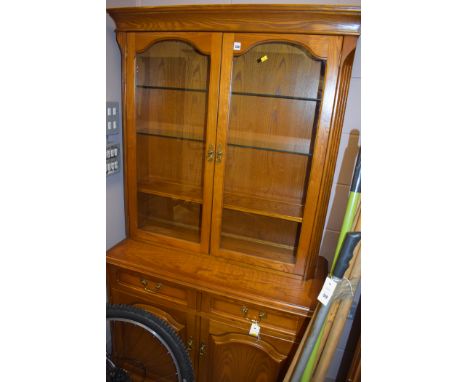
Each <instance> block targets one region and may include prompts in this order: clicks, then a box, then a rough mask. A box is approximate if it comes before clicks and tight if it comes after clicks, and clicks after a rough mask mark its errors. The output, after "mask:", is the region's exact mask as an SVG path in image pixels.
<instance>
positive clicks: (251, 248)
mask: <svg viewBox="0 0 468 382" xmlns="http://www.w3.org/2000/svg"><path fill="white" fill-rule="evenodd" d="M221 248H222V249H226V250H229V251H235V252H239V253H245V254H248V255H252V256H257V257H261V258H264V259H270V260H275V261H281V262H283V263H289V264H294V262H295V256H294V253H295V251H296V248H295V247H291V246H287V245H281V244H278V243H273V242H269V241H262V240H258V239H253V238H250V237H246V236H238V235H232V234H227V233H221Z"/></svg>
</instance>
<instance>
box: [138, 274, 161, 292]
mask: <svg viewBox="0 0 468 382" xmlns="http://www.w3.org/2000/svg"><path fill="white" fill-rule="evenodd" d="M140 282H141V283H142V284H143V286H144V288H145V291H147V292H150V293H156V292H159V290H160V289H161V287H162V284H161V283H156V285H155V286H154V289H150V288H148V280H146V279H145V278H143V277H142V278H141V279H140Z"/></svg>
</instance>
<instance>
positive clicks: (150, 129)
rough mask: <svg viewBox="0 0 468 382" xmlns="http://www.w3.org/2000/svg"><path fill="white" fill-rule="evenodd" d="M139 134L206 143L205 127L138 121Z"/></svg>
mask: <svg viewBox="0 0 468 382" xmlns="http://www.w3.org/2000/svg"><path fill="white" fill-rule="evenodd" d="M136 126H137V133H138V134H146V135H154V136H157V137H162V138H173V139H183V140H189V141H195V142H204V141H205V138H204V132H205V128H204V126H190V125H177V124H173V123H161V122H157V121H151V122H148V121H143V120H137V122H136Z"/></svg>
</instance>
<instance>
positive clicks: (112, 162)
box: [106, 143, 121, 176]
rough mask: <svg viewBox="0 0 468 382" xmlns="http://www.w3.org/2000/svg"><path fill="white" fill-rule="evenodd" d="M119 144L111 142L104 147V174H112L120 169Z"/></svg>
mask: <svg viewBox="0 0 468 382" xmlns="http://www.w3.org/2000/svg"><path fill="white" fill-rule="evenodd" d="M120 157H121V155H120V145H119V144H117V143H113V144H110V145H107V147H106V175H107V176H109V175H113V174H116V173H117V172H119V171H120Z"/></svg>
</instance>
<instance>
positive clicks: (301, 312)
mask: <svg viewBox="0 0 468 382" xmlns="http://www.w3.org/2000/svg"><path fill="white" fill-rule="evenodd" d="M108 12H109V14H110V15H111V16H112V18H113V19H114V20H115V22H116V25H117V32H116V33H117V41H118V43H119V46H120V49H121V53H122V84H123V86H122V88H123V98H122V99H123V110H124V133H125V139H124V154H125V163H124V165H125V167H124V168H125V186H126V190H125V191H126V192H125V194H126V199H125V200H126V213H127V231H128V238H127V239H126V240H124V241H123V242H122V243H119V244H118V245H117V246H115V247H114V248H112V249H111V250H109V251H108V255H107V263H108V272H109V273H108V283H109V287H110V288H109V290H110V300H111V301H112V302H115V303H131V304H143V307H145V306H146V307H147V309H148V310H150V311H151V310H152V311H153V313H156V314H158V315H159V316H161V317H163V318H165V319H166V320H167V321H168V322H169V323H171V325H173V326H174V327H175V328H176V330H178V331H179V332H180V333H181V335H182V337H183V338H184V340H186V341H189V342H190V345H189V346H190V347H191V349H192V350H191V351H192V353H191V354H192V357H193V362H194V366H195V367H196V369H197V372H198V380H200V381H218V380H232V381H237V380H246V381H247V380H248V381H250V380H252V381H255V380H262V381H264V380H265V381H270V380H276V379H278V378H280V377H281V375H282V373H283V370H284V369H285V367H286V366H287V363H288V360H289V357H290V355H291V352H292V351H293V349H294V347H295V343H296V342H297V341H298V340H299V339H300V335H301V330H302V329H303V327H304V325H305V323H306V322H307V320H308V318H309V317H310V315H311V314H312V312H313V309H314V307H315V304H316V303H315V298H316V294H317V292H318V290H319V288H320V286H321V283H322V282H323V276H324V274H325V271H324V270H321V269H320V266H321V265H323V263H322V262H320V261H319V258H318V251H319V247H320V241H321V237H322V233H323V225H324V220H325V216H326V212H327V206H328V199H329V195H330V188H331V184H332V179H333V172H334V167H335V162H336V156H337V150H338V145H339V140H340V135H341V128H342V124H343V116H344V106H345V104H346V98H347V92H348V87H349V81H350V76H351V68H352V62H353V57H354V50H355V45H356V40H357V37H358V35H359V30H360V10H359V8H356V7H350V6H317V5H315V6H313V5H307V6H305V5H304V6H281V5H268V6H260V5H258V6H257V5H250V6H245V5H229V6H227V5H217V6H179V7H143V8H121V9H110V10H108ZM119 275H120V276H119ZM151 280H160V281H151ZM154 282H155V283H156V284H154V285H153V284H151V283H154ZM158 283H159V284H160V287H159V288H157V285H159V284H158ZM131 296H133V297H131ZM155 296H156V297H155ZM137 297H138V298H137ZM145 304H146V305H145ZM248 306H250V307H251V308H248ZM244 308H245V309H250V311H251V312H252V311H256V312H257V313H256V314H257V315H258V314H259V312H266V311H267V310H268V318H266V319H262V318H260V317H258V316H255V317H256V319H259V318H260V319H261V323H260V325H261V327H262V329H261V333H262V334H261V338H260V339H256V338H253V337H249V335H248V327H249V325H250V323H249V319H250V320H251V319H252V318H251V317H250V318H249V316H248V315H244V314H243V313H242V312H243V309H244ZM174 309H175V310H174ZM252 309H253V310H252ZM288 325H289V326H288ZM188 333H190V334H188ZM193 349H197V352H196V353H195V351H194V350H193ZM227 359H229V360H230V361H229V362H227ZM208 365H209V366H208ZM241 366H242V371H241V368H240V367H241Z"/></svg>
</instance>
